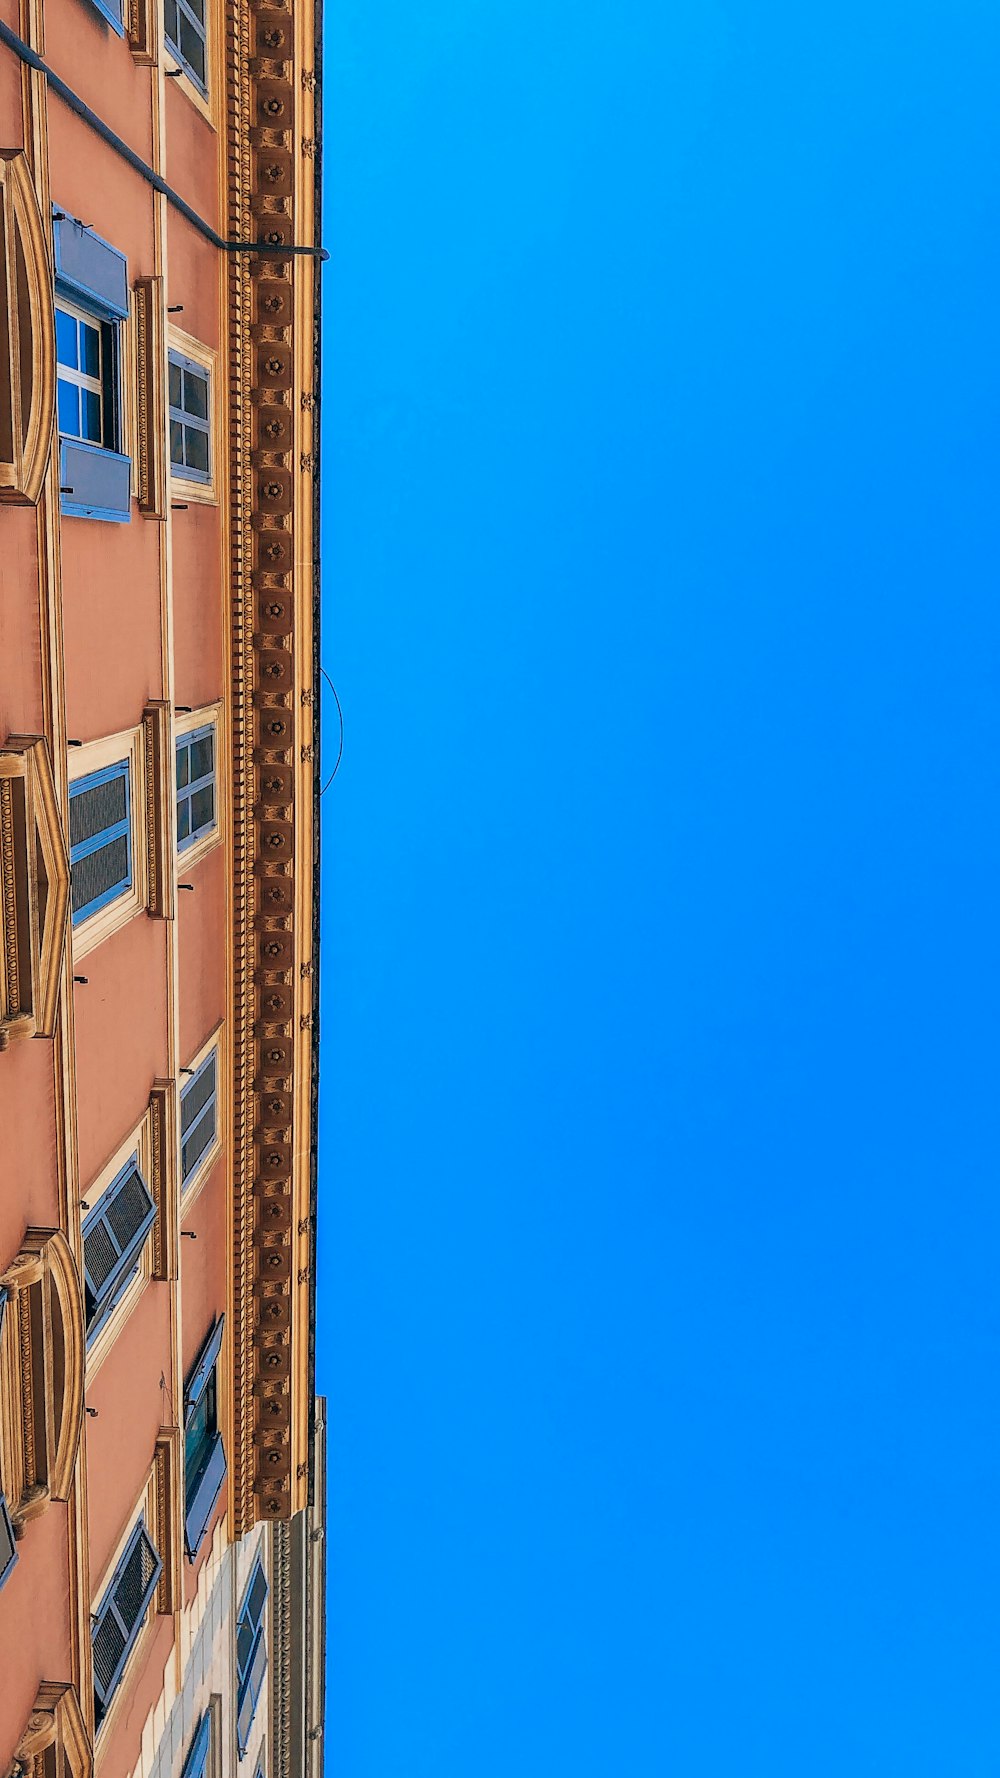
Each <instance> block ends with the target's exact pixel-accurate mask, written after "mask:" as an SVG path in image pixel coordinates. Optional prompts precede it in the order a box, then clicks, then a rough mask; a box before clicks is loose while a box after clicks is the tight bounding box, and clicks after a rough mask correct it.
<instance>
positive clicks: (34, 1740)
mask: <svg viewBox="0 0 1000 1778" xmlns="http://www.w3.org/2000/svg"><path fill="white" fill-rule="evenodd" d="M53 1748H55V1749H56V1753H57V1757H58V1756H59V1755H61V1756H62V1763H61V1764H60V1765H58V1766H57V1768H56V1769H57V1770H58V1772H59V1773H60V1774H61V1775H62V1774H65V1778H93V1771H94V1753H93V1748H92V1747H91V1744H90V1736H89V1735H88V1733H87V1725H86V1721H85V1720H84V1715H83V1711H82V1710H81V1708H80V1700H79V1698H78V1696H77V1693H76V1687H75V1686H72V1685H69V1684H68V1683H66V1682H65V1681H62V1682H59V1681H55V1680H51V1679H43V1680H42V1683H41V1685H40V1686H39V1688H38V1694H37V1696H36V1698H35V1702H34V1704H33V1705H32V1707H31V1715H30V1716H29V1718H28V1721H27V1725H26V1727H25V1730H24V1733H23V1735H22V1736H21V1739H20V1741H19V1742H18V1744H17V1751H16V1752H15V1754H14V1763H13V1765H12V1766H11V1768H10V1778H37V1774H39V1773H47V1772H48V1771H49V1770H50V1765H49V1763H48V1762H47V1760H46V1755H47V1754H48V1753H50V1751H51V1750H52V1749H53Z"/></svg>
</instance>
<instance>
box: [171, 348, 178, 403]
mask: <svg viewBox="0 0 1000 1778" xmlns="http://www.w3.org/2000/svg"><path fill="white" fill-rule="evenodd" d="M180 405H181V367H180V365H179V364H175V363H174V361H173V359H171V360H170V406H171V407H180Z"/></svg>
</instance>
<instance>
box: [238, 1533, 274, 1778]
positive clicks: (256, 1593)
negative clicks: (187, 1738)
mask: <svg viewBox="0 0 1000 1778" xmlns="http://www.w3.org/2000/svg"><path fill="white" fill-rule="evenodd" d="M266 1602H267V1581H266V1580H265V1579H264V1570H263V1567H262V1566H261V1561H260V1557H259V1556H258V1558H257V1560H256V1562H255V1563H254V1567H253V1573H252V1574H251V1576H250V1580H249V1583H248V1585H247V1590H246V1592H245V1593H244V1595H243V1604H242V1605H241V1606H240V1614H239V1617H238V1619H237V1621H236V1677H237V1685H236V1744H237V1746H238V1748H239V1753H240V1758H241V1759H242V1758H243V1755H244V1754H245V1753H246V1750H247V1746H248V1743H249V1740H250V1730H251V1729H252V1728H253V1719H254V1716H255V1714H256V1710H257V1699H258V1698H259V1697H260V1690H261V1686H262V1685H263V1683H264V1675H265V1673H266V1672H267V1640H266V1637H265V1635H264V1606H265V1604H266Z"/></svg>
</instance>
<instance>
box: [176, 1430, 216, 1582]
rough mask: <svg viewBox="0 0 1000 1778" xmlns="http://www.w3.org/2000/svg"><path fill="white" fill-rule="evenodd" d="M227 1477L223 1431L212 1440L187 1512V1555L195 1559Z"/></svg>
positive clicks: (185, 1518)
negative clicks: (207, 1457)
mask: <svg viewBox="0 0 1000 1778" xmlns="http://www.w3.org/2000/svg"><path fill="white" fill-rule="evenodd" d="M225 1479H226V1452H225V1447H224V1445H223V1443H222V1434H221V1432H217V1433H216V1435H215V1439H214V1441H213V1443H212V1449H211V1453H210V1455H209V1459H208V1462H207V1463H206V1465H205V1467H204V1469H203V1470H202V1472H201V1476H200V1478H199V1480H198V1483H197V1486H196V1488H195V1491H194V1494H193V1495H192V1496H191V1503H190V1505H189V1506H188V1507H187V1508H186V1511H185V1515H184V1541H185V1543H186V1545H187V1552H188V1555H189V1556H190V1557H191V1558H192V1559H193V1558H194V1557H195V1556H196V1555H197V1554H198V1551H199V1549H200V1548H201V1543H202V1539H203V1537H204V1535H205V1533H206V1531H207V1530H208V1526H209V1521H210V1519H211V1517H212V1514H213V1513H214V1511H215V1506H216V1502H217V1500H218V1498H219V1495H220V1494H221V1493H222V1484H223V1482H224V1481H225Z"/></svg>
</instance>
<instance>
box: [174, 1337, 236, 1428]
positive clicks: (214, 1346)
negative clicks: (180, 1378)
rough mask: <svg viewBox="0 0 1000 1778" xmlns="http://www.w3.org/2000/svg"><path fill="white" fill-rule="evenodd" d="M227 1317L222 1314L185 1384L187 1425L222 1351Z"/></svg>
mask: <svg viewBox="0 0 1000 1778" xmlns="http://www.w3.org/2000/svg"><path fill="white" fill-rule="evenodd" d="M225 1326H226V1317H225V1316H224V1315H220V1316H219V1319H218V1321H217V1322H216V1324H215V1326H214V1327H213V1329H212V1331H211V1333H210V1334H209V1336H208V1339H207V1340H206V1341H205V1344H204V1345H203V1347H202V1349H201V1351H200V1352H199V1354H198V1362H197V1364H196V1365H195V1367H194V1370H193V1371H192V1372H191V1375H190V1377H189V1378H188V1380H187V1383H186V1384H185V1386H184V1424H185V1426H186V1425H187V1423H188V1421H189V1420H190V1418H191V1415H192V1413H193V1412H194V1410H195V1408H196V1407H197V1406H198V1403H199V1402H200V1400H201V1398H202V1396H203V1395H204V1393H205V1389H206V1387H207V1384H208V1379H209V1377H210V1376H211V1375H212V1372H213V1370H214V1369H215V1366H216V1364H217V1363H218V1360H219V1353H220V1352H221V1351H222V1335H223V1333H224V1331H225Z"/></svg>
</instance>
